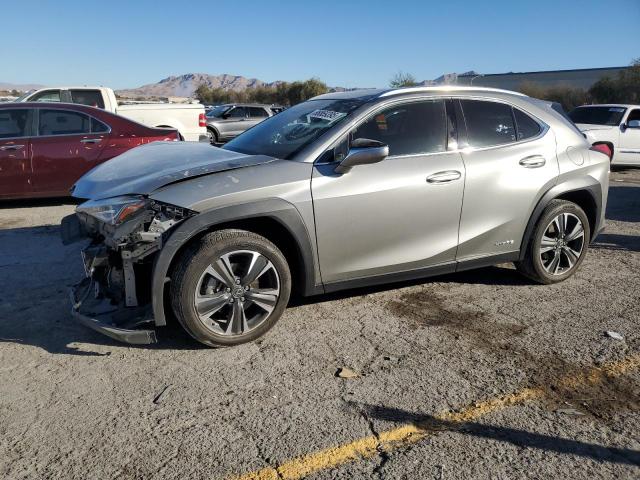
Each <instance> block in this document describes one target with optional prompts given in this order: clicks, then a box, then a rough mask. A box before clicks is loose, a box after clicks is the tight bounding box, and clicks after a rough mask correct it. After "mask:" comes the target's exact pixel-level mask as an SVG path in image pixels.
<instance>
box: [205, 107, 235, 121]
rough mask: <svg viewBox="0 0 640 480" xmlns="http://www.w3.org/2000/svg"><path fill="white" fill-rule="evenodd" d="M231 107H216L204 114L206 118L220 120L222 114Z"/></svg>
mask: <svg viewBox="0 0 640 480" xmlns="http://www.w3.org/2000/svg"><path fill="white" fill-rule="evenodd" d="M230 108H231V105H218V106H217V107H213V108H212V109H211V110H209V111H208V112H207V113H206V116H207V117H209V118H220V117H222V114H223V113H224V112H226V111H227V110H229V109H230Z"/></svg>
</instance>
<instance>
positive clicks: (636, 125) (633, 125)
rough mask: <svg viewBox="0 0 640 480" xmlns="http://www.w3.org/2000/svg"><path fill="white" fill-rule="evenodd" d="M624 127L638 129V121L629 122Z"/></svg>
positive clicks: (639, 121) (639, 124)
mask: <svg viewBox="0 0 640 480" xmlns="http://www.w3.org/2000/svg"><path fill="white" fill-rule="evenodd" d="M625 126H626V128H640V120H629V122H627V124H626V125H625Z"/></svg>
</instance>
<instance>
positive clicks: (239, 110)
mask: <svg viewBox="0 0 640 480" xmlns="http://www.w3.org/2000/svg"><path fill="white" fill-rule="evenodd" d="M282 109H283V108H282V107H278V106H271V105H260V104H257V103H242V104H240V103H236V104H227V105H217V106H215V107H213V108H211V109H209V110H208V111H207V112H206V114H205V116H206V119H207V135H208V136H209V141H210V142H211V143H212V144H216V143H221V142H226V141H227V140H231V139H232V138H234V137H237V136H238V135H240V134H241V133H242V132H244V131H245V130H248V129H249V128H251V127H253V126H255V125H257V124H258V123H260V122H262V121H263V120H266V119H267V118H269V117H272V116H274V115H275V114H276V113H279V112H281V111H282Z"/></svg>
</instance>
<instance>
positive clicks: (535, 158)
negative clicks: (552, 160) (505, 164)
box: [519, 155, 547, 168]
mask: <svg viewBox="0 0 640 480" xmlns="http://www.w3.org/2000/svg"><path fill="white" fill-rule="evenodd" d="M519 163H520V165H522V166H523V167H525V168H539V167H543V166H544V164H545V163H547V161H546V160H545V159H544V157H543V156H541V155H531V156H530V157H524V158H523V159H522V160H520V162H519Z"/></svg>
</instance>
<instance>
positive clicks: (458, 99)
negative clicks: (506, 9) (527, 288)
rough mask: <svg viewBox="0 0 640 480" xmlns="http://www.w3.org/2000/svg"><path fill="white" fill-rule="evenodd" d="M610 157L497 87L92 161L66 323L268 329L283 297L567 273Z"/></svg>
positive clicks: (202, 331)
mask: <svg viewBox="0 0 640 480" xmlns="http://www.w3.org/2000/svg"><path fill="white" fill-rule="evenodd" d="M608 173H609V159H608V157H607V156H606V155H604V154H602V153H601V152H598V151H595V150H592V149H591V148H590V145H589V144H588V143H587V141H586V140H585V138H584V137H583V136H582V135H581V134H580V132H579V131H578V130H577V129H576V128H575V126H574V125H573V124H571V123H570V121H568V120H567V119H566V118H565V117H564V116H563V115H561V114H560V113H558V112H557V111H555V110H554V108H552V105H550V104H549V103H547V102H542V101H539V100H536V99H533V98H529V97H526V96H524V95H520V94H516V93H513V92H507V91H500V90H493V89H486V88H469V87H467V88H464V87H460V88H451V87H449V88H447V87H443V88H437V87H421V88H405V89H395V90H361V91H351V92H342V93H331V94H327V95H321V96H319V97H316V98H313V99H311V100H309V101H307V102H304V103H301V104H298V105H296V106H294V107H291V108H289V109H287V110H285V111H284V112H282V113H280V114H278V115H276V116H274V117H272V118H270V119H268V120H266V121H264V122H263V123H261V124H260V125H257V126H256V127H255V128H252V129H251V130H249V131H247V132H246V133H244V134H242V135H240V136H238V137H237V138H236V139H235V140H233V141H231V142H229V143H227V144H226V145H225V146H224V148H211V147H209V146H207V145H201V144H200V145H199V144H188V143H156V144H150V145H147V146H142V147H139V148H136V149H133V150H131V151H129V152H126V153H125V154H123V155H121V156H119V157H117V158H115V159H113V160H111V161H109V162H107V163H105V164H103V165H100V166H98V167H97V168H95V169H93V170H92V171H91V172H90V173H88V174H87V175H85V176H84V177H83V178H82V179H81V180H80V181H78V183H77V184H76V185H75V189H74V191H73V195H74V196H76V197H78V198H83V199H87V200H88V201H86V202H85V203H83V204H81V205H79V206H78V207H77V210H76V214H75V215H72V216H69V217H66V218H65V219H64V220H63V224H62V231H63V239H64V240H65V242H67V243H68V242H71V241H74V240H76V239H79V238H83V237H86V236H88V237H89V238H90V239H91V241H90V244H89V246H88V247H87V248H86V249H85V250H84V252H83V259H84V262H85V265H86V271H87V275H88V276H87V278H86V279H84V280H83V281H82V282H81V283H80V284H79V285H78V286H77V287H76V288H75V290H74V291H73V315H74V316H75V317H77V318H78V319H79V320H80V321H81V322H82V323H84V324H86V325H87V326H89V327H92V328H94V329H96V330H99V331H101V332H103V333H105V334H107V335H109V336H111V337H114V338H117V339H120V340H124V341H128V342H131V343H150V342H154V341H156V336H155V334H156V329H155V328H149V327H145V325H148V326H151V327H158V326H163V325H165V324H166V323H167V318H168V317H169V316H172V315H175V317H176V318H177V319H178V321H179V322H180V323H181V324H182V326H183V327H184V328H185V329H186V330H187V331H188V332H189V333H190V334H191V335H192V336H193V337H194V338H195V339H197V340H198V341H200V342H202V343H204V344H207V345H212V346H224V345H236V344H239V343H242V342H247V341H250V340H253V339H256V338H258V337H260V336H261V335H263V334H264V333H265V332H266V331H267V330H269V329H270V328H271V327H272V326H273V325H274V323H275V322H276V321H277V320H278V319H279V318H280V316H281V315H282V313H283V312H284V310H285V307H286V305H287V302H288V301H289V295H290V293H291V292H292V291H296V292H298V293H299V294H301V295H316V294H321V293H325V292H332V291H335V290H340V289H347V288H352V287H360V286H365V285H373V284H381V283H390V282H394V281H398V280H407V279H414V278H421V277H427V276H430V275H436V274H443V273H450V272H456V271H461V270H466V269H470V268H477V267H483V266H487V265H493V264H498V263H503V262H515V264H516V265H517V268H518V270H520V271H521V272H522V273H523V274H525V275H526V276H527V277H529V278H530V279H532V280H534V281H536V282H540V283H544V284H549V283H555V282H559V281H562V280H565V279H566V278H568V277H569V276H571V275H572V274H573V273H574V272H575V271H576V270H577V269H578V267H579V265H580V263H581V262H582V261H583V259H584V257H585V255H586V252H587V247H588V245H589V243H590V242H591V241H593V239H594V238H595V236H596V234H597V233H598V232H600V231H601V229H602V228H603V225H604V210H605V204H606V199H607V189H608Z"/></svg>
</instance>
